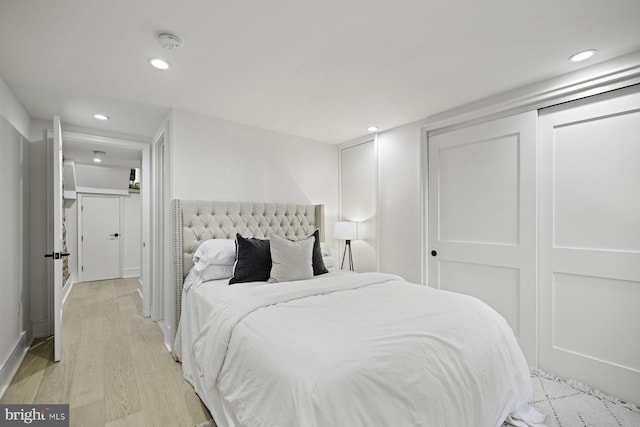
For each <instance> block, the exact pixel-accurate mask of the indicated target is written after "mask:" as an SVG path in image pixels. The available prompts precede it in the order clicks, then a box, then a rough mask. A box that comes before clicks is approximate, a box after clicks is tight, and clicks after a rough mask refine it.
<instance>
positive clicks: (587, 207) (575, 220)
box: [539, 89, 640, 403]
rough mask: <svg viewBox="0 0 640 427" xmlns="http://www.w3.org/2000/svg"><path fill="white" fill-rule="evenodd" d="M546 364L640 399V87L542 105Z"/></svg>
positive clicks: (542, 308)
mask: <svg viewBox="0 0 640 427" xmlns="http://www.w3.org/2000/svg"><path fill="white" fill-rule="evenodd" d="M539 173H540V178H539V186H540V189H539V191H540V201H539V203H540V204H539V206H540V278H539V280H540V367H541V368H542V369H545V370H547V371H550V372H552V373H555V374H557V375H562V376H564V377H573V378H579V379H581V380H582V381H583V382H585V383H587V384H589V385H591V386H593V387H597V388H600V389H602V390H604V391H606V392H609V393H612V394H614V395H617V396H618V397H620V398H622V399H625V400H628V401H631V402H635V403H640V93H639V92H638V90H637V89H635V90H634V89H627V90H624V91H617V92H615V93H610V94H606V95H602V96H599V97H595V98H592V99H586V100H583V101H576V102H573V103H569V104H565V105H562V106H558V107H554V108H551V109H547V110H543V111H541V114H540V172H539Z"/></svg>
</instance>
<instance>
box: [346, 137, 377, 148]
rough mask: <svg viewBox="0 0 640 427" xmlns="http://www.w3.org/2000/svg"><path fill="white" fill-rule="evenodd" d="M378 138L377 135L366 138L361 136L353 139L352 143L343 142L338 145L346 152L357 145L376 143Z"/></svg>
mask: <svg viewBox="0 0 640 427" xmlns="http://www.w3.org/2000/svg"><path fill="white" fill-rule="evenodd" d="M377 137H378V134H377V133H370V134H367V135H365V136H361V137H360V138H356V139H352V140H351V141H347V142H343V143H342V144H339V145H338V148H339V149H340V150H344V149H345V148H351V147H355V146H356V145H360V144H366V143H367V142H371V141H375V140H376V139H377Z"/></svg>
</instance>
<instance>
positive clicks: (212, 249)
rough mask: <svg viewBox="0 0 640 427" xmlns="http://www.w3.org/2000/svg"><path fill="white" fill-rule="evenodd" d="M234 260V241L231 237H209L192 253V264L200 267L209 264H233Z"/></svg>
mask: <svg viewBox="0 0 640 427" xmlns="http://www.w3.org/2000/svg"><path fill="white" fill-rule="evenodd" d="M235 260H236V241H235V240H233V239H209V240H205V241H204V242H202V243H201V244H200V246H198V249H196V251H195V252H194V254H193V264H194V265H198V264H200V267H201V268H204V267H205V266H207V265H209V264H215V265H233V263H234V262H235Z"/></svg>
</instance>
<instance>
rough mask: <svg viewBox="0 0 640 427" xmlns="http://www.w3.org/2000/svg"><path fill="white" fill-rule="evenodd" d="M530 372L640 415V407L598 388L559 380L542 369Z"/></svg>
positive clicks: (572, 381) (571, 380)
mask: <svg viewBox="0 0 640 427" xmlns="http://www.w3.org/2000/svg"><path fill="white" fill-rule="evenodd" d="M529 371H530V372H531V374H532V375H535V376H538V377H542V378H546V379H548V380H552V381H556V382H559V383H561V384H565V385H568V386H569V387H571V388H574V389H576V390H578V391H581V392H583V393H588V394H590V395H592V396H595V397H597V398H598V399H601V400H608V401H609V402H612V403H615V404H616V405H620V406H622V407H623V408H627V409H629V410H631V411H633V412H637V413H639V414H640V407H638V406H637V405H634V404H633V403H629V402H625V401H624V400H620V399H618V398H617V397H615V396H612V395H610V394H606V393H603V392H601V391H600V390H598V389H597V388H593V387H589V386H588V385H586V384H584V383H581V382H580V381H576V380H573V379H571V378H569V379H564V378H558V377H556V376H555V375H552V374H549V373H548V372H545V371H543V370H542V369H540V368H529Z"/></svg>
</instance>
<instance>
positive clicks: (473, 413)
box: [176, 272, 541, 427]
mask: <svg viewBox="0 0 640 427" xmlns="http://www.w3.org/2000/svg"><path fill="white" fill-rule="evenodd" d="M190 280H191V278H190V277H189V276H188V277H187V281H186V283H185V287H184V288H185V290H184V293H183V298H182V317H181V321H180V327H179V333H178V341H177V343H176V345H177V347H178V348H179V350H180V357H181V359H182V363H183V372H184V376H185V378H186V379H187V380H188V381H189V382H191V384H193V386H194V388H195V390H196V392H197V393H198V394H199V395H200V397H201V398H202V400H203V401H204V403H205V404H206V405H207V406H208V407H209V409H210V410H211V412H212V414H213V416H214V419H215V421H216V423H217V424H218V425H219V426H220V427H225V426H229V427H236V426H237V427H240V426H242V427H254V426H255V427H257V426H269V427H277V426H283V427H284V426H291V427H293V426H310V427H313V426H318V427H326V426H353V427H356V426H363V427H364V426H367V427H370V426H439V427H441V426H456V427H461V426H500V425H501V424H502V423H503V422H504V421H505V419H507V418H508V417H509V419H510V420H511V421H512V422H514V423H515V424H517V423H519V422H520V423H522V424H521V425H527V424H533V422H534V421H535V422H540V421H541V419H540V417H539V414H537V413H536V412H535V411H533V410H532V409H531V408H530V407H529V405H528V404H527V402H528V400H529V399H530V398H531V396H532V388H531V383H530V379H529V371H528V368H527V365H526V362H525V359H524V356H523V355H522V352H521V351H520V348H519V347H518V345H517V343H516V339H515V337H514V335H513V332H512V330H511V329H510V327H509V326H508V324H507V322H506V321H505V320H504V319H503V318H502V317H501V316H500V315H499V314H498V313H496V312H495V311H494V310H493V309H491V308H490V307H489V306H487V305H486V304H484V303H483V302H481V301H480V300H478V299H476V298H473V297H470V296H467V295H462V294H456V293H452V292H447V291H442V290H436V289H432V288H428V287H425V286H422V285H417V284H413V283H408V282H406V281H404V280H403V279H401V278H400V277H398V276H394V275H389V274H383V273H347V272H333V273H329V274H326V275H322V276H317V277H316V278H314V279H311V280H304V281H293V282H283V283H264V282H252V283H241V284H236V285H233V286H229V285H228V281H227V280H222V281H211V282H204V283H196V284H194V285H193V286H192V285H191V284H190V283H189V282H190ZM518 420H520V421H518Z"/></svg>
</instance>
